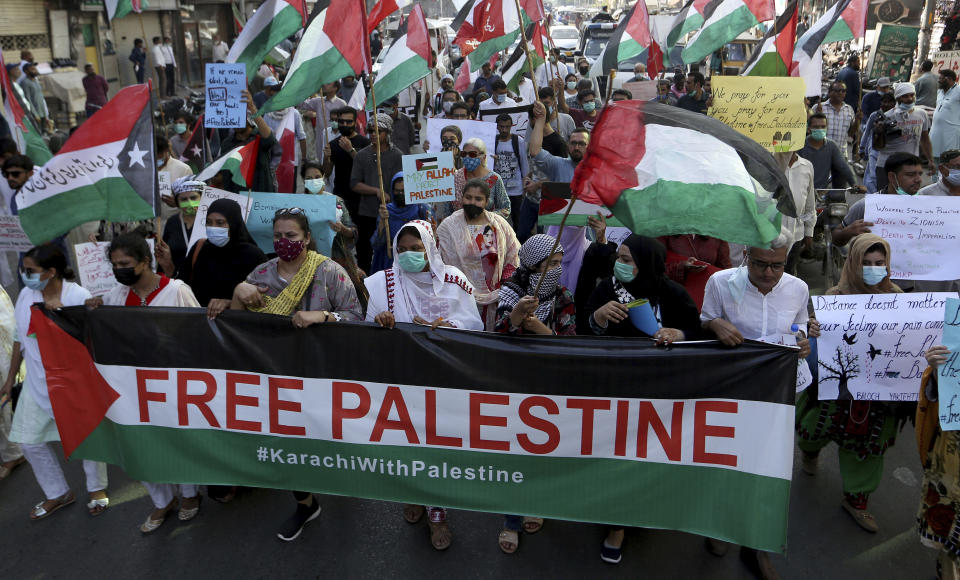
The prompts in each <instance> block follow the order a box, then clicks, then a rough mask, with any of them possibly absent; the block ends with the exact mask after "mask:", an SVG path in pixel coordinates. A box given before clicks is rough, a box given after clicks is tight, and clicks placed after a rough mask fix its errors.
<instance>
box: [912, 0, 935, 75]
mask: <svg viewBox="0 0 960 580" xmlns="http://www.w3.org/2000/svg"><path fill="white" fill-rule="evenodd" d="M936 12H937V0H925V1H924V3H923V16H922V17H921V18H920V21H921V28H920V47H919V49H918V50H917V62H916V63H915V64H914V66H915V67H917V69H918V70H919V67H920V63H922V62H923V61H925V60H927V55H928V54H929V53H930V37H931V36H932V35H933V17H934V14H936Z"/></svg>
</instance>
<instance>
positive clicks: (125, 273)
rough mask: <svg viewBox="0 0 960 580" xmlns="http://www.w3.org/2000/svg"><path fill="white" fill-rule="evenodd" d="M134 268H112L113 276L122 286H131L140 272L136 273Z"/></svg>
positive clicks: (138, 278)
mask: <svg viewBox="0 0 960 580" xmlns="http://www.w3.org/2000/svg"><path fill="white" fill-rule="evenodd" d="M134 270H136V268H114V269H113V277H114V278H116V279H117V282H120V283H121V284H123V285H124V286H133V285H134V284H136V283H137V282H138V281H139V280H140V276H141V275H142V274H137V273H136V272H135V271H134Z"/></svg>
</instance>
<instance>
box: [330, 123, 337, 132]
mask: <svg viewBox="0 0 960 580" xmlns="http://www.w3.org/2000/svg"><path fill="white" fill-rule="evenodd" d="M338 126H339V123H337V122H336V121H330V128H331V129H333V130H334V131H336V130H337V127H338Z"/></svg>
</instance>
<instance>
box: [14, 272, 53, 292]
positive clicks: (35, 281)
mask: <svg viewBox="0 0 960 580" xmlns="http://www.w3.org/2000/svg"><path fill="white" fill-rule="evenodd" d="M20 279H21V280H23V285H24V286H26V287H27V288H29V289H31V290H38V291H39V290H43V289H44V288H46V287H47V282H49V281H50V279H49V278H47V279H46V280H41V279H40V274H27V273H26V272H20Z"/></svg>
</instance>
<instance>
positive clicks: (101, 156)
mask: <svg viewBox="0 0 960 580" xmlns="http://www.w3.org/2000/svg"><path fill="white" fill-rule="evenodd" d="M124 143H126V138H124V139H120V140H119V141H114V142H113V143H104V144H103V145H97V146H96V147H90V148H88V149H81V150H79V151H72V152H70V153H63V154H61V155H57V156H55V157H54V158H53V159H51V160H50V161H48V162H47V164H46V165H44V166H43V167H38V168H36V169H35V170H34V172H33V177H31V178H30V180H29V181H27V182H26V183H25V184H24V186H23V188H22V189H21V190H20V195H18V196H17V204H18V207H19V209H21V210H23V209H26V208H28V207H30V206H32V205H34V204H36V203H40V202H41V201H43V200H45V199H47V198H50V197H54V196H56V195H60V194H61V193H65V192H67V191H71V190H73V189H77V188H79V187H86V186H90V185H93V184H94V183H96V182H97V181H100V180H101V179H107V178H109V177H121V174H120V164H121V163H125V164H127V166H129V167H133V166H134V165H138V164H139V165H141V166H142V165H143V164H144V163H151V161H150V145H152V144H151V143H147V144H146V145H144V149H143V150H141V152H143V151H145V152H146V154H145V155H144V156H142V157H141V156H139V155H137V154H136V153H134V154H133V155H132V156H128V155H124V156H123V158H122V159H121V158H120V152H121V151H122V150H123V146H124ZM147 169H150V168H149V167H148V168H147Z"/></svg>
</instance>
